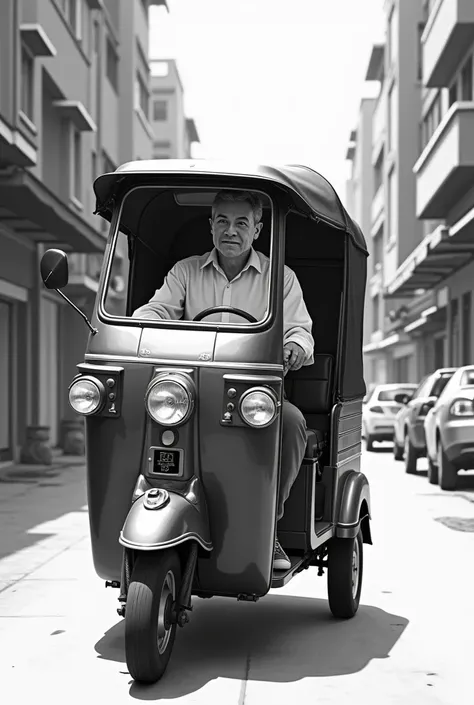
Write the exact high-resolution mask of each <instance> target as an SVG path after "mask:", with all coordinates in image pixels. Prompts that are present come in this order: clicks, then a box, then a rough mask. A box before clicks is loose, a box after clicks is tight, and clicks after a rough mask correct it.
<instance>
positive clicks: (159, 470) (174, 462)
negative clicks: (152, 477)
mask: <svg viewBox="0 0 474 705" xmlns="http://www.w3.org/2000/svg"><path fill="white" fill-rule="evenodd" d="M151 452H152V456H151V467H150V472H152V473H153V474H159V475H180V474H181V469H182V468H181V466H182V457H183V456H182V453H183V451H182V450H181V449H180V448H179V449H178V448H172V449H171V448H152V449H151Z"/></svg>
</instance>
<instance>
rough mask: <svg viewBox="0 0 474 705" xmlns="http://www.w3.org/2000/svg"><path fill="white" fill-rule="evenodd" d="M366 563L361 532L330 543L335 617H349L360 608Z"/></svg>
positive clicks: (330, 589)
mask: <svg viewBox="0 0 474 705" xmlns="http://www.w3.org/2000/svg"><path fill="white" fill-rule="evenodd" d="M363 567H364V560H363V542H362V532H361V530H360V529H359V531H358V533H357V536H355V537H354V538H353V539H341V538H333V539H331V541H330V542H329V544H328V597H329V609H330V610H331V612H332V613H333V615H334V617H338V618H340V619H350V618H351V617H353V616H354V615H355V613H356V612H357V610H358V609H359V602H360V593H361V590H362V573H363Z"/></svg>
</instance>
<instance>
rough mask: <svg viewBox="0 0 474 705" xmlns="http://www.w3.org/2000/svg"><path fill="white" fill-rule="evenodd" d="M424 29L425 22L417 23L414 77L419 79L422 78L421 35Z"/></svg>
mask: <svg viewBox="0 0 474 705" xmlns="http://www.w3.org/2000/svg"><path fill="white" fill-rule="evenodd" d="M424 31H425V23H424V22H419V23H418V44H417V72H416V77H417V79H418V80H419V81H421V80H422V79H423V44H422V43H421V37H422V35H423V32H424Z"/></svg>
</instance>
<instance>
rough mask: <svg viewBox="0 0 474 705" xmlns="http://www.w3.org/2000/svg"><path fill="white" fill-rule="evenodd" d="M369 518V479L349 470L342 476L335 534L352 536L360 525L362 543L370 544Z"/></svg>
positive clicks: (339, 536) (340, 536) (360, 473)
mask: <svg viewBox="0 0 474 705" xmlns="http://www.w3.org/2000/svg"><path fill="white" fill-rule="evenodd" d="M370 518H371V517H370V487H369V481H368V480H367V478H366V476H365V475H364V474H363V473H362V472H356V471H355V470H351V472H349V473H348V474H347V475H346V476H345V478H344V487H343V490H342V495H341V504H340V507H339V515H338V517H337V520H336V536H337V537H338V538H354V537H355V536H356V535H357V532H358V531H359V526H361V527H362V536H363V540H364V543H370V544H371V543H372V537H371V533H370Z"/></svg>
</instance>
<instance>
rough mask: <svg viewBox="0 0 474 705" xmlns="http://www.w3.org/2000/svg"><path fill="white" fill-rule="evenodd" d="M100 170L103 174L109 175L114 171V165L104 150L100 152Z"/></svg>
mask: <svg viewBox="0 0 474 705" xmlns="http://www.w3.org/2000/svg"><path fill="white" fill-rule="evenodd" d="M102 169H103V172H102V173H103V174H111V173H112V172H113V171H115V169H116V166H115V164H114V163H113V161H112V160H111V159H110V157H109V155H108V154H107V152H105V151H104V150H102Z"/></svg>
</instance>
